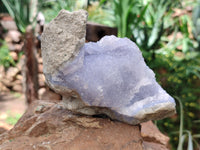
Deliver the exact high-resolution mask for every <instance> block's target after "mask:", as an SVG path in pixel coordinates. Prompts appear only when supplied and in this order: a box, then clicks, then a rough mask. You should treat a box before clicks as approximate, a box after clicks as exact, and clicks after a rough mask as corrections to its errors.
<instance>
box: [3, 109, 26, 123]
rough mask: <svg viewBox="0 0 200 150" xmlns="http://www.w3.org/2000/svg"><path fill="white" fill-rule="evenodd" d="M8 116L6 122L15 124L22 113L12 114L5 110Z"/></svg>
mask: <svg viewBox="0 0 200 150" xmlns="http://www.w3.org/2000/svg"><path fill="white" fill-rule="evenodd" d="M7 114H8V117H7V118H6V123H7V124H10V125H15V124H16V123H17V121H18V120H19V119H20V118H21V116H22V114H18V113H17V114H15V115H14V114H12V113H11V112H10V111H8V112H7Z"/></svg>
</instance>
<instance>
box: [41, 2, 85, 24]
mask: <svg viewBox="0 0 200 150" xmlns="http://www.w3.org/2000/svg"><path fill="white" fill-rule="evenodd" d="M87 4H88V2H87V0H41V1H39V4H38V6H39V10H41V12H42V13H43V14H44V16H45V20H46V22H50V21H51V20H52V19H53V18H55V17H56V16H57V15H58V13H59V11H60V10H61V9H65V10H68V11H74V10H77V9H87V6H88V5H87Z"/></svg>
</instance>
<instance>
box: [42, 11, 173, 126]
mask: <svg viewBox="0 0 200 150" xmlns="http://www.w3.org/2000/svg"><path fill="white" fill-rule="evenodd" d="M77 14H79V15H77ZM61 16H62V17H61ZM74 16H76V17H74ZM79 16H81V17H79ZM86 16H87V15H86V13H85V12H84V11H79V12H74V13H69V12H67V11H63V10H62V11H61V12H60V14H59V15H58V17H57V18H55V19H54V20H53V21H52V22H51V23H50V24H49V25H48V26H47V27H46V28H45V30H44V33H43V36H42V55H43V59H44V60H43V61H44V74H45V77H46V81H47V83H48V84H49V86H50V87H51V88H53V89H54V90H55V91H57V92H58V93H60V94H62V95H63V102H64V103H65V106H66V108H67V109H70V110H72V111H75V112H78V113H82V114H87V115H97V114H106V115H107V116H109V117H110V118H112V119H116V120H119V121H123V122H126V123H129V124H138V123H140V122H143V121H147V120H152V119H161V118H164V117H167V116H170V115H172V114H174V113H175V102H174V99H173V98H172V97H171V96H170V95H168V94H167V93H166V91H165V90H163V89H162V87H161V86H160V85H159V84H158V83H157V82H156V79H155V74H154V73H153V71H152V70H151V69H150V68H149V67H148V66H147V65H146V64H145V62H144V59H143V57H142V54H141V52H140V50H139V49H138V47H137V46H136V44H135V43H133V42H132V41H130V40H129V39H127V38H117V37H115V36H105V37H103V38H102V39H101V40H100V41H99V42H97V43H94V42H90V43H86V44H84V43H83V42H82V41H83V39H84V37H85V28H84V27H85V23H86V19H87V17H86ZM69 18H73V19H71V20H70V21H69V20H67V19H69ZM73 26H74V28H73ZM79 27H80V28H81V29H82V30H80V29H79ZM52 29H54V30H52ZM58 31H62V33H60V32H58ZM79 33H80V35H79ZM60 34H62V36H61V35H60ZM72 35H73V36H72ZM70 36H72V37H71V38H73V39H70V40H65V39H68V38H69V37H70ZM80 41H81V42H80ZM78 51H79V52H78ZM49 52H50V53H49ZM74 54H76V55H75V56H74ZM66 56H67V57H66ZM55 60H59V64H58V63H57V62H55ZM54 63H56V65H55V64H54ZM49 68H50V69H49ZM49 70H50V71H49Z"/></svg>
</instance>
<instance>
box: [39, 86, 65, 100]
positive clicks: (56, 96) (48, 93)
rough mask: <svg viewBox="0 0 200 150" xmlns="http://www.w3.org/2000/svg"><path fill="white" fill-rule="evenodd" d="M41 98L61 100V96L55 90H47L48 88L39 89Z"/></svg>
mask: <svg viewBox="0 0 200 150" xmlns="http://www.w3.org/2000/svg"><path fill="white" fill-rule="evenodd" d="M38 95H39V99H40V100H61V99H62V98H61V96H60V95H59V94H57V93H55V92H53V91H50V90H47V89H46V88H41V89H39V91H38Z"/></svg>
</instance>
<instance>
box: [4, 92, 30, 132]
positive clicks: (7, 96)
mask: <svg viewBox="0 0 200 150" xmlns="http://www.w3.org/2000/svg"><path fill="white" fill-rule="evenodd" d="M26 107H27V106H26V102H25V98H24V95H22V94H20V93H0V128H4V129H6V130H9V129H11V128H12V127H13V125H11V124H9V122H8V121H7V120H8V117H10V118H12V117H15V116H16V115H22V114H23V113H24V112H25V110H26Z"/></svg>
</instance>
